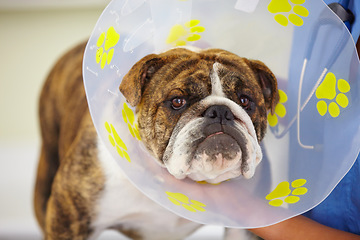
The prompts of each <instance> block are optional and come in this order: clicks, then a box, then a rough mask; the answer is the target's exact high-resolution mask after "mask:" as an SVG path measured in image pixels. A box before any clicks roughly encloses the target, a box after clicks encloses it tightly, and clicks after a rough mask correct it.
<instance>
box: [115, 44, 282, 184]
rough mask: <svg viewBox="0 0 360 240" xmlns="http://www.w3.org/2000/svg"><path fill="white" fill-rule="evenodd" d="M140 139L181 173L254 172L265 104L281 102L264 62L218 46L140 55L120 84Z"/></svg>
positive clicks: (199, 177) (210, 177)
mask: <svg viewBox="0 0 360 240" xmlns="http://www.w3.org/2000/svg"><path fill="white" fill-rule="evenodd" d="M120 91H121V92H122V93H123V95H124V96H125V98H126V99H127V101H128V103H129V104H130V105H132V106H136V115H137V118H138V125H139V132H140V135H141V138H142V140H143V142H144V144H145V145H146V147H147V148H148V149H149V150H150V152H151V153H152V154H153V155H154V156H155V157H156V159H158V161H159V163H160V164H161V165H162V166H164V167H166V168H167V169H168V171H169V172H170V173H171V174H172V175H173V176H175V177H176V178H178V179H183V178H185V177H189V178H191V179H193V180H196V181H203V180H205V181H207V182H210V183H218V182H221V181H224V180H227V179H230V178H234V177H238V176H240V175H243V176H244V177H245V178H250V177H252V176H253V175H254V172H255V167H256V166H257V164H258V163H259V162H260V161H261V158H262V153H261V149H260V146H259V142H260V141H261V140H262V138H263V137H264V134H265V131H266V126H267V119H266V116H267V111H268V110H271V111H274V108H275V105H276V104H277V102H278V99H279V96H278V90H277V82H276V78H275V76H274V74H273V73H272V72H271V71H270V70H269V69H268V68H267V67H266V66H265V65H264V64H263V63H262V62H260V61H253V60H248V59H246V58H241V57H238V56H237V55H235V54H232V53H230V52H227V51H224V50H220V49H209V50H195V51H192V50H189V49H185V48H175V49H171V50H169V51H167V52H164V53H161V54H151V55H148V56H146V57H144V58H143V59H141V60H140V61H138V62H137V63H136V64H135V65H134V66H133V67H132V68H131V70H130V71H129V72H128V74H127V75H126V76H125V77H124V78H123V81H122V83H121V85H120Z"/></svg>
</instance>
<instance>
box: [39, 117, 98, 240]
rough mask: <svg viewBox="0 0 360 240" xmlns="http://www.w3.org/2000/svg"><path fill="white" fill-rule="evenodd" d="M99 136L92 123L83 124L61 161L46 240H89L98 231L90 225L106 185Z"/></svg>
mask: <svg viewBox="0 0 360 240" xmlns="http://www.w3.org/2000/svg"><path fill="white" fill-rule="evenodd" d="M88 119H90V118H88ZM96 136H97V135H96V132H95V129H94V128H93V126H92V124H91V121H87V122H86V121H84V122H83V124H82V125H81V131H79V134H78V136H76V138H75V140H74V141H73V142H72V144H71V146H70V147H69V148H68V149H69V150H68V151H66V153H65V154H64V155H62V157H61V161H60V166H59V169H58V171H57V173H56V176H55V178H54V182H53V184H52V189H51V195H50V198H49V200H48V203H47V209H46V221H45V238H46V239H49V240H50V239H76V240H77V239H79V240H80V239H87V238H89V237H90V236H91V235H92V233H93V232H94V231H95V229H92V226H91V224H92V222H93V220H94V218H96V216H97V214H98V213H97V208H96V205H97V201H98V199H99V198H100V196H101V193H102V191H103V188H104V181H105V179H104V175H103V171H102V168H101V166H100V163H99V161H98V158H97V148H96V147H95V146H96V145H97V142H96V141H97V140H96V139H97V138H96Z"/></svg>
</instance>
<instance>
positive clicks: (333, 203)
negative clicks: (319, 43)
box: [304, 0, 360, 235]
mask: <svg viewBox="0 0 360 240" xmlns="http://www.w3.org/2000/svg"><path fill="white" fill-rule="evenodd" d="M323 1H324V2H325V3H326V4H330V3H333V2H340V3H342V4H344V3H345V4H349V6H348V8H349V9H350V10H351V11H352V12H353V14H354V15H355V21H354V23H353V24H352V26H351V28H350V29H351V33H352V36H353V38H354V41H355V42H356V41H357V40H358V38H359V35H360V1H359V0H350V1H347V0H323ZM304 216H306V217H309V218H311V219H313V220H315V221H317V222H319V223H321V224H324V225H326V226H329V227H332V228H336V229H340V230H343V231H347V232H351V233H354V234H358V235H360V155H359V156H358V157H357V160H356V162H355V163H354V165H353V167H352V168H351V169H350V171H349V172H348V173H347V174H346V176H345V177H344V178H343V179H342V180H341V181H340V183H339V184H338V185H337V186H336V187H335V189H334V190H333V191H332V192H331V194H330V195H329V196H328V197H327V198H326V199H325V200H324V201H323V202H322V203H320V204H319V205H318V206H317V207H315V208H314V209H312V210H310V211H309V212H307V213H305V214H304Z"/></svg>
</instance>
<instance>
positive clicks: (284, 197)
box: [266, 179, 308, 207]
mask: <svg viewBox="0 0 360 240" xmlns="http://www.w3.org/2000/svg"><path fill="white" fill-rule="evenodd" d="M305 183H306V180H305V179H297V180H295V181H293V182H292V183H291V187H293V188H294V189H293V190H291V189H290V183H289V182H281V183H279V185H277V187H276V188H275V189H274V190H273V191H272V192H271V193H269V194H268V195H267V196H266V200H269V205H271V206H274V207H280V206H281V205H282V204H283V203H284V202H286V203H289V204H294V203H297V202H298V201H299V200H300V197H298V196H300V195H304V194H306V193H307V191H308V189H307V188H306V187H303V186H304V185H305ZM290 194H291V195H290ZM289 195H290V196H289Z"/></svg>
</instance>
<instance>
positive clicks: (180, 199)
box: [166, 192, 206, 212]
mask: <svg viewBox="0 0 360 240" xmlns="http://www.w3.org/2000/svg"><path fill="white" fill-rule="evenodd" d="M166 194H167V195H168V198H169V200H170V201H171V202H172V203H173V204H175V205H177V206H182V207H183V208H185V209H186V210H188V211H190V212H197V211H200V212H205V211H206V210H205V209H204V207H206V205H205V204H203V203H201V202H199V201H195V200H190V199H189V197H187V196H186V195H184V194H182V193H173V192H166Z"/></svg>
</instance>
